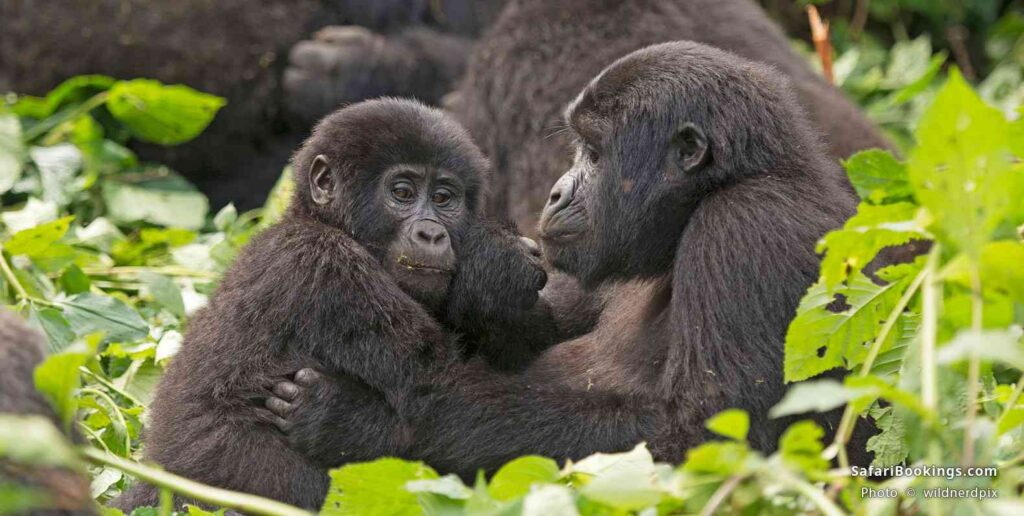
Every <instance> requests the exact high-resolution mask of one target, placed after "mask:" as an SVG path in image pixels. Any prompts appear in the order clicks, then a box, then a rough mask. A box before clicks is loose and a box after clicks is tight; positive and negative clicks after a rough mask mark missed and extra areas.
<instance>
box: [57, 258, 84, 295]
mask: <svg viewBox="0 0 1024 516" xmlns="http://www.w3.org/2000/svg"><path fill="white" fill-rule="evenodd" d="M59 283H60V288H61V289H62V290H63V291H64V293H65V294H70V295H74V294H81V293H83V292H88V291H89V287H90V286H91V284H92V282H91V281H89V276H86V275H85V273H84V272H82V269H80V268H79V267H78V266H77V265H74V264H72V265H69V266H68V267H67V268H66V269H64V272H62V273H61V275H60V279H59Z"/></svg>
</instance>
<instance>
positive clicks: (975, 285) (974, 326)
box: [960, 262, 984, 467]
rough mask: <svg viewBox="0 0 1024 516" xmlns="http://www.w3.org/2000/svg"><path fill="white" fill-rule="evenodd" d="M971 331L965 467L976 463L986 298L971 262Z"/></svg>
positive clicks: (975, 266) (963, 459) (961, 459)
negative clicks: (975, 422) (981, 345)
mask: <svg viewBox="0 0 1024 516" xmlns="http://www.w3.org/2000/svg"><path fill="white" fill-rule="evenodd" d="M970 277H971V332H972V333H973V334H974V336H975V339H977V340H976V341H975V346H973V347H972V348H971V356H970V361H969V362H968V364H967V415H966V417H965V418H964V454H963V457H961V458H960V463H961V464H962V465H963V466H964V467H970V466H971V465H972V464H974V420H975V419H976V416H977V414H978V382H979V378H980V377H981V360H980V359H979V358H978V351H977V349H975V348H976V347H977V345H978V344H980V343H981V326H982V314H983V310H984V300H983V299H982V298H981V273H980V272H979V271H978V264H977V262H974V263H972V264H971V270H970Z"/></svg>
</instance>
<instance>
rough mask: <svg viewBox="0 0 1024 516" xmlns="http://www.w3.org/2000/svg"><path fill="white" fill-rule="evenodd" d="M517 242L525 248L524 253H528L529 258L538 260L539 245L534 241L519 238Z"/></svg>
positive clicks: (527, 238)
mask: <svg viewBox="0 0 1024 516" xmlns="http://www.w3.org/2000/svg"><path fill="white" fill-rule="evenodd" d="M519 241H520V242H522V243H523V245H524V246H526V251H527V252H529V253H530V255H531V256H536V257H537V258H540V245H538V244H537V242H536V241H535V240H534V239H532V238H529V237H524V236H521V237H519Z"/></svg>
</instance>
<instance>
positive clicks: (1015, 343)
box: [938, 328, 1024, 369]
mask: <svg viewBox="0 0 1024 516" xmlns="http://www.w3.org/2000/svg"><path fill="white" fill-rule="evenodd" d="M971 355H974V356H977V357H978V358H980V359H981V360H985V361H995V362H1001V363H1004V364H1006V365H1009V366H1012V367H1015V368H1017V369H1024V344H1022V343H1021V332H1020V330H1019V328H1011V329H1009V330H983V331H981V332H977V333H976V332H974V331H971V330H962V331H960V332H959V333H957V335H956V337H954V338H953V340H952V341H951V342H949V343H948V344H946V345H945V346H943V347H942V348H940V349H939V354H938V359H939V363H941V364H952V363H956V362H963V361H966V360H968V359H969V358H970V357H971Z"/></svg>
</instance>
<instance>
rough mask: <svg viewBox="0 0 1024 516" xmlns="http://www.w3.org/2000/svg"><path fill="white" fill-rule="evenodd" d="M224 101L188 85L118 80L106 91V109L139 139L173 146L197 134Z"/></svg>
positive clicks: (145, 80) (211, 118) (208, 122)
mask: <svg viewBox="0 0 1024 516" xmlns="http://www.w3.org/2000/svg"><path fill="white" fill-rule="evenodd" d="M224 104H225V101H224V99H223V98H221V97H217V96H214V95H209V94H206V93H202V92H199V91H196V90H194V89H192V88H189V87H188V86H183V85H180V84H179V85H172V86H167V85H163V84H160V83H159V82H157V81H153V80H148V79H136V80H133V81H121V82H118V83H116V84H114V86H113V87H112V88H110V97H109V98H108V99H107V109H109V110H110V113H111V114H112V115H114V117H115V118H117V119H118V120H120V121H121V123H123V124H124V125H125V126H126V127H128V129H129V130H130V131H131V132H132V134H133V135H134V136H135V137H136V138H139V139H141V140H145V141H148V142H152V143H159V144H161V145H177V144H179V143H184V142H187V141H189V140H191V139H193V138H195V137H196V136H198V135H199V133H201V132H202V131H203V129H206V126H207V125H209V124H210V122H211V121H213V117H214V116H215V115H216V114H217V111H218V110H220V108H221V107H223V106H224Z"/></svg>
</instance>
